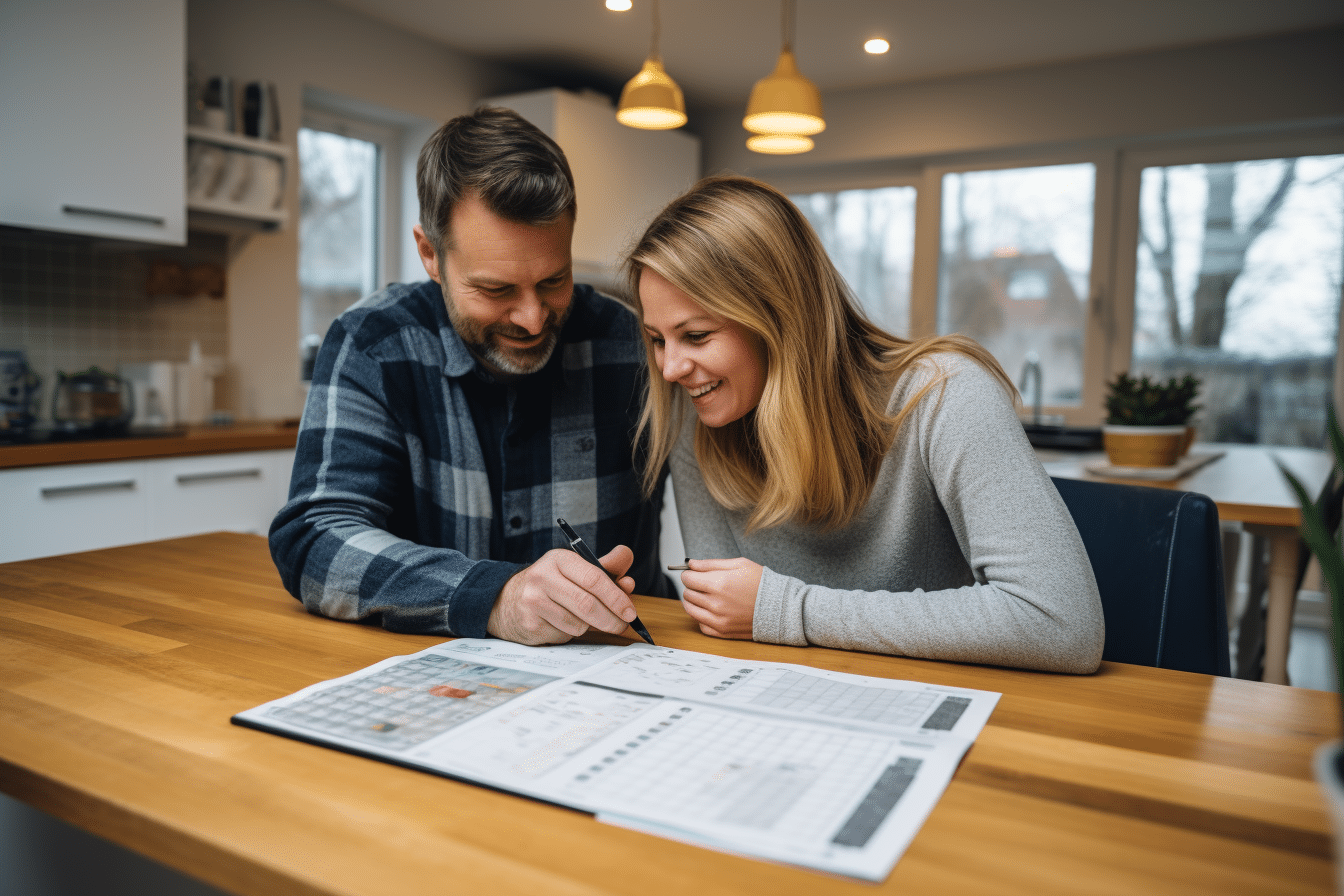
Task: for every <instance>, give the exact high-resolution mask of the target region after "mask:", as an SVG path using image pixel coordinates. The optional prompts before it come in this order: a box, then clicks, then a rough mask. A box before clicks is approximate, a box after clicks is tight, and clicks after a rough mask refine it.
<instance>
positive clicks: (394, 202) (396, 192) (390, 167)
mask: <svg viewBox="0 0 1344 896" xmlns="http://www.w3.org/2000/svg"><path fill="white" fill-rule="evenodd" d="M299 125H300V127H303V128H307V129H309V130H315V131H324V132H326V133H329V134H338V135H340V136H342V137H350V138H353V139H356V140H363V141H365V142H368V143H373V144H375V145H376V146H377V147H378V170H377V172H376V178H377V182H376V183H375V185H374V186H375V189H376V190H377V191H378V201H377V202H376V203H375V207H374V214H375V218H376V220H375V222H374V240H375V243H376V245H375V247H374V258H373V284H374V288H375V289H378V288H381V285H383V284H386V283H392V282H396V281H398V280H400V279H401V253H400V251H399V247H398V246H397V241H396V239H395V233H394V231H393V228H394V227H399V225H400V222H401V143H402V135H401V130H400V129H399V128H396V127H393V126H391V125H386V124H381V123H378V122H374V121H369V120H367V119H363V118H358V117H356V116H353V115H350V114H348V113H345V112H339V111H334V110H331V109H326V108H321V107H317V106H305V107H304V110H303V116H302V120H301V121H300V123H299ZM299 177H300V178H302V177H303V172H302V171H300V172H299Z"/></svg>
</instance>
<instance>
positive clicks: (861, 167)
mask: <svg viewBox="0 0 1344 896" xmlns="http://www.w3.org/2000/svg"><path fill="white" fill-rule="evenodd" d="M1339 154H1344V134H1339V133H1330V132H1328V131H1323V130H1322V129H1319V128H1312V127H1306V128H1288V129H1280V130H1278V131H1276V132H1272V133H1267V132H1261V133H1257V134H1241V135H1231V136H1227V135H1225V136H1213V137H1181V138H1173V139H1167V140H1142V141H1135V140H1125V141H1104V142H1100V143H1097V144H1093V145H1090V146H1087V147H1081V148H1070V147H1063V148H1060V147H1052V148H1030V149H1025V150H1011V151H1003V152H988V153H975V154H965V155H958V156H956V157H940V158H929V159H921V160H915V161H911V160H901V161H897V160H888V161H883V162H862V163H853V164H852V165H848V166H846V165H830V166H824V167H821V168H816V169H810V170H802V171H790V172H771V173H770V174H769V175H768V177H769V180H770V182H771V183H772V184H773V185H774V186H776V187H777V188H779V189H780V190H782V191H784V192H786V193H813V192H824V191H838V190H848V189H869V188H877V187H888V186H913V187H915V190H916V193H915V245H914V256H913V262H912V270H911V284H910V333H911V335H912V337H914V338H919V337H922V336H931V335H934V334H936V333H937V332H938V275H939V264H940V261H941V254H942V180H943V176H944V175H945V174H950V173H962V172H968V171H989V170H1004V169H1009V168H1035V167H1043V166H1049V165H1066V164H1076V163H1091V164H1092V165H1093V166H1094V167H1095V171H1096V182H1095V190H1096V192H1095V196H1094V202H1093V224H1092V269H1091V274H1090V277H1089V294H1088V297H1087V301H1088V323H1087V328H1086V333H1085V334H1084V348H1083V359H1084V360H1083V365H1084V368H1083V396H1082V400H1081V402H1080V404H1078V405H1075V406H1068V407H1061V406H1046V407H1044V408H1042V411H1043V412H1044V413H1048V414H1058V415H1062V416H1063V417H1064V419H1065V422H1066V423H1067V424H1068V425H1070V426H1097V425H1099V424H1100V423H1101V421H1102V420H1103V419H1104V417H1105V401H1104V399H1105V390H1106V383H1107V382H1108V381H1110V380H1112V379H1114V377H1115V376H1116V375H1117V374H1119V373H1122V372H1128V371H1129V369H1130V365H1131V363H1132V360H1133V357H1132V355H1133V342H1134V309H1135V294H1134V290H1135V278H1136V276H1137V270H1138V246H1139V208H1140V192H1141V189H1140V188H1141V179H1142V173H1143V169H1144V168H1147V167H1152V166H1170V165H1191V164H1200V163H1215V162H1236V161H1252V160H1258V159H1275V158H1288V157H1295V156H1317V155H1339ZM1340 318H1341V320H1340V327H1339V337H1338V341H1337V343H1336V346H1335V351H1336V359H1337V360H1336V364H1335V386H1334V390H1335V405H1336V407H1344V302H1341V309H1340ZM1014 373H1015V372H1014V371H1009V375H1010V376H1012V375H1013V374H1014Z"/></svg>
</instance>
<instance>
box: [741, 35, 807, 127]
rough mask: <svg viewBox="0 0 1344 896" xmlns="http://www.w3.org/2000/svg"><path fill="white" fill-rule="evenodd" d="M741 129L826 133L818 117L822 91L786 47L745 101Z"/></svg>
mask: <svg viewBox="0 0 1344 896" xmlns="http://www.w3.org/2000/svg"><path fill="white" fill-rule="evenodd" d="M742 127H744V128H746V129H747V130H749V131H751V132H752V133H755V134H793V135H799V136H809V135H811V134H820V133H821V132H822V131H824V130H826V120H825V119H824V118H822V115H821V91H819V90H818V89H817V85H815V84H813V83H812V82H811V81H809V80H807V78H804V77H803V74H802V72H800V71H798V63H797V61H795V60H794V58H793V51H792V50H790V49H789V48H788V47H785V48H784V50H783V51H782V52H781V53H780V54H779V62H777V63H776V64H775V70H774V71H773V72H771V73H770V74H769V75H767V76H766V77H764V78H762V79H761V80H759V81H757V82H756V86H755V87H753V88H752V89H751V99H750V100H748V101H747V115H746V117H745V118H743V119H742ZM811 142H812V141H810V140H809V141H808V144H809V145H808V147H807V148H808V149H811V148H812V147H811ZM750 145H751V144H750V142H748V146H750ZM763 151H766V152H768V151H770V150H763ZM791 151H792V152H803V151H804V150H791Z"/></svg>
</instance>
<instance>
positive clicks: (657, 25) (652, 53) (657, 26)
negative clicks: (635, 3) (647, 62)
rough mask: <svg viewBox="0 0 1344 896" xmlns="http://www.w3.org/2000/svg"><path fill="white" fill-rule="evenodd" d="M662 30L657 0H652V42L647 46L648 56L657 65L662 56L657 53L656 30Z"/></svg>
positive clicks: (661, 60) (660, 62)
mask: <svg viewBox="0 0 1344 896" xmlns="http://www.w3.org/2000/svg"><path fill="white" fill-rule="evenodd" d="M661 30H662V23H661V22H660V21H659V18H658V0H653V44H652V46H650V47H649V58H650V59H652V60H653V61H654V62H657V63H658V64H659V65H661V64H662V62H663V57H662V56H660V55H658V32H659V31H661Z"/></svg>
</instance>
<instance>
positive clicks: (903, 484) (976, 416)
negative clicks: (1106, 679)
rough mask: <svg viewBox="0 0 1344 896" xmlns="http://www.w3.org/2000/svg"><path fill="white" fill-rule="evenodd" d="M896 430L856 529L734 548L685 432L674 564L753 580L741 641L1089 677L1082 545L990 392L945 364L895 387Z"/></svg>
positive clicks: (782, 532) (735, 537) (1091, 607)
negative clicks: (940, 377)
mask: <svg viewBox="0 0 1344 896" xmlns="http://www.w3.org/2000/svg"><path fill="white" fill-rule="evenodd" d="M935 366H936V368H937V369H939V370H942V371H944V372H945V373H946V374H947V378H946V380H945V381H944V383H943V384H942V386H941V388H940V387H937V386H935V387H934V389H932V390H931V391H930V392H929V393H928V394H927V395H926V396H925V397H924V399H923V400H922V401H921V402H920V404H919V405H918V407H917V408H916V409H915V411H914V412H913V413H912V414H911V415H910V416H909V417H908V418H907V419H906V422H905V423H904V424H903V425H902V427H901V429H900V431H899V433H898V434H897V437H896V440H895V443H894V444H893V445H892V448H891V451H890V452H889V453H888V455H887V457H886V459H885V460H884V461H883V463H882V468H881V471H880V472H879V474H878V479H877V483H876V486H875V487H874V489H873V493H872V496H871V497H870V498H869V500H868V503H867V505H866V506H865V507H864V508H863V510H862V512H861V513H860V514H859V515H858V517H857V518H856V519H855V520H854V521H853V522H852V523H850V524H849V525H848V526H845V527H844V528H842V529H838V530H833V531H829V532H828V531H822V530H821V529H820V528H818V527H815V526H809V525H798V524H794V523H788V524H784V525H781V526H776V527H772V528H769V529H763V530H757V531H756V532H754V533H752V534H751V535H750V536H748V535H747V534H746V531H745V528H746V520H747V517H748V514H747V513H745V512H743V511H731V510H725V509H724V508H723V507H722V506H721V505H719V504H718V503H717V502H716V501H715V500H714V499H713V498H712V497H711V496H710V495H709V492H708V491H707V490H706V488H705V483H704V479H703V478H702V476H701V474H700V468H699V465H698V464H697V462H696V459H695V449H694V447H693V441H692V432H693V429H694V427H693V426H691V425H690V424H689V423H688V425H686V426H684V427H683V428H682V435H681V439H680V442H679V443H678V445H677V447H676V449H675V451H674V452H673V454H672V458H671V467H672V479H673V485H674V488H675V494H676V501H677V509H678V512H679V514H680V517H681V532H682V538H683V539H684V541H685V543H686V551H687V553H688V554H689V555H690V556H691V557H697V558H733V557H747V558H749V559H751V560H754V561H756V562H757V563H760V564H761V565H763V566H764V567H765V572H764V575H763V576H762V578H761V586H760V589H759V591H758V592H757V595H756V609H755V615H754V618H753V621H752V637H753V638H754V639H755V640H757V641H766V642H770V643H776V644H792V645H804V644H818V645H822V646H825V647H839V648H845V649H849V650H867V651H872V652H876V653H886V654H896V655H900V656H914V657H926V658H932V659H943V660H954V661H957V662H970V663H988V664H994V665H1002V666H1018V667H1023V668H1030V669H1044V670H1048V671H1055V672H1093V671H1095V670H1096V668H1097V666H1098V664H1099V663H1100V662H1101V650H1102V642H1103V641H1104V638H1105V628H1104V623H1103V620H1102V613H1101V598H1100V596H1099V595H1098V593H1097V584H1096V580H1095V579H1094V577H1093V575H1092V567H1091V565H1090V564H1089V562H1088V559H1087V553H1086V552H1085V550H1084V548H1083V543H1082V539H1081V538H1080V537H1079V535H1078V530H1077V529H1076V528H1075V527H1074V525H1073V520H1072V518H1071V517H1070V516H1069V512H1068V510H1067V508H1065V506H1064V502H1063V501H1062V500H1061V499H1060V497H1059V494H1058V492H1056V491H1055V488H1054V486H1053V485H1052V484H1051V482H1050V478H1049V476H1048V475H1047V474H1046V472H1045V470H1044V469H1042V467H1041V464H1040V462H1039V461H1037V459H1036V456H1035V455H1034V454H1033V453H1032V450H1031V446H1030V445H1029V444H1028V442H1027V439H1026V437H1025V435H1024V434H1023V432H1022V427H1021V426H1020V425H1019V423H1018V421H1017V417H1016V414H1015V413H1014V409H1013V406H1012V403H1011V401H1010V400H1009V398H1008V396H1007V395H1006V394H1005V392H1004V390H1003V388H1002V386H1001V385H1000V384H999V383H998V382H997V381H996V380H995V379H993V378H992V377H991V376H990V375H989V373H987V372H986V371H985V370H984V369H983V368H981V367H980V366H979V365H978V364H976V363H975V362H974V361H972V360H970V359H968V358H966V357H964V356H962V355H958V354H954V353H943V354H938V355H934V356H931V357H929V358H926V359H924V360H922V361H921V362H919V364H917V365H916V367H915V368H914V369H912V370H910V371H908V372H907V373H906V374H905V375H904V376H903V377H902V378H901V379H900V381H899V382H898V383H897V384H896V388H895V389H894V391H893V393H892V399H891V408H892V409H893V410H894V409H896V408H899V407H902V406H904V404H905V402H906V401H907V399H908V397H909V396H911V395H914V394H915V393H916V392H917V391H918V390H919V388H920V386H922V385H923V384H924V383H927V382H928V380H929V378H930V377H931V376H932V375H934V372H935Z"/></svg>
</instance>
